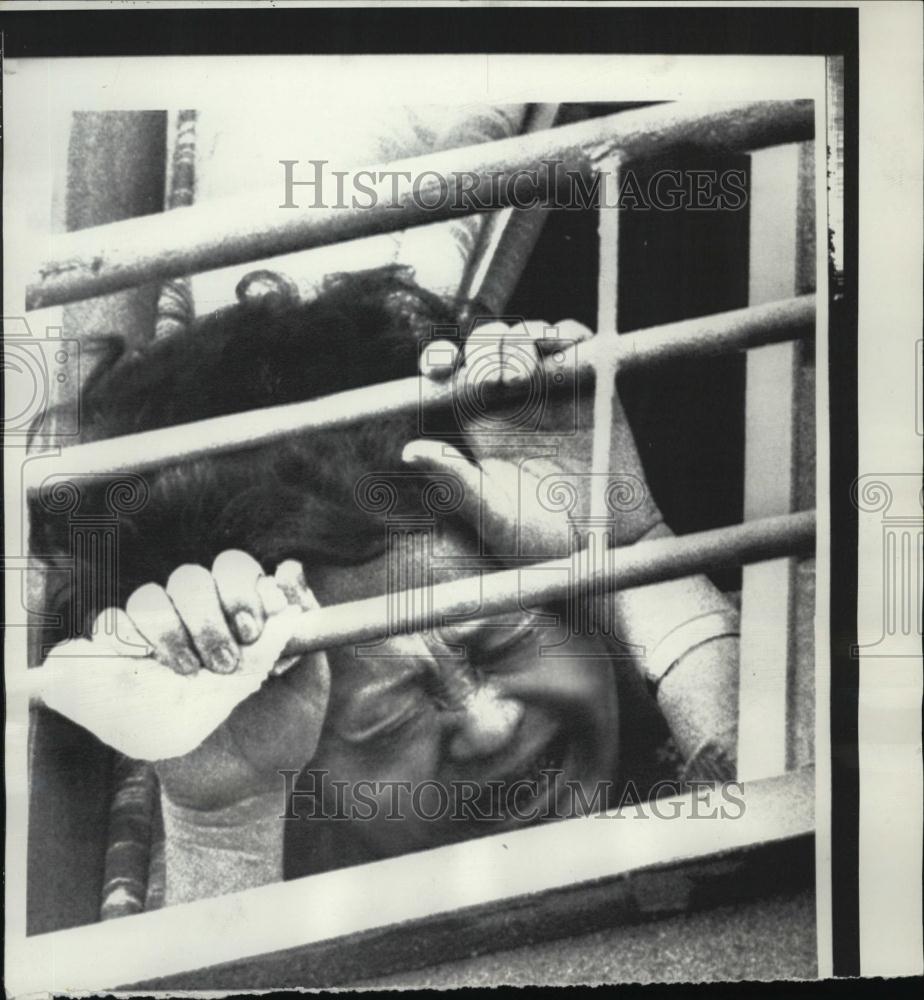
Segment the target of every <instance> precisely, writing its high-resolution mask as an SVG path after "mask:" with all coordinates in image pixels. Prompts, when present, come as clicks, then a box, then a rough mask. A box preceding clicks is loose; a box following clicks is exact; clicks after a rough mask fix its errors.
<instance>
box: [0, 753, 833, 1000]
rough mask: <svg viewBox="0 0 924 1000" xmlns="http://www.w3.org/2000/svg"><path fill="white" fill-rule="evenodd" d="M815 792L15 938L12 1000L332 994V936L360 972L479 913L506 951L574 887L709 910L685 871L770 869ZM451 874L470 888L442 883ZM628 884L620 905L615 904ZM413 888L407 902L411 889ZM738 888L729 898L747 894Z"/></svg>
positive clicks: (647, 913)
mask: <svg viewBox="0 0 924 1000" xmlns="http://www.w3.org/2000/svg"><path fill="white" fill-rule="evenodd" d="M814 792H815V774H814V771H813V770H811V769H806V770H804V771H797V772H792V773H789V774H783V775H780V776H778V777H775V778H770V779H767V780H765V781H755V782H749V783H748V784H747V785H745V787H744V788H743V789H742V790H741V795H742V798H743V799H744V802H745V808H744V809H743V810H742V811H741V813H740V815H736V813H735V812H729V813H727V814H726V813H725V811H724V810H720V811H719V813H718V815H716V816H714V817H713V818H710V820H709V821H707V822H702V821H697V822H692V821H691V822H684V820H683V819H678V817H685V818H687V819H689V818H691V817H694V816H696V815H697V814H698V815H699V816H703V815H704V810H703V803H702V801H701V789H700V790H697V791H695V792H692V793H688V794H686V795H681V796H671V797H670V798H662V799H661V800H660V801H659V808H658V809H651V808H647V809H645V810H644V811H643V812H642V814H641V815H643V816H645V817H647V818H646V820H645V822H634V821H633V819H637V818H638V816H639V811H638V808H637V807H636V806H635V805H629V806H626V807H624V808H623V809H622V810H610V811H609V812H607V813H606V816H608V817H609V819H600V818H596V817H588V818H577V819H568V820H562V821H561V822H555V823H542V824H539V825H537V826H533V827H531V828H529V829H524V830H508V831H506V832H504V833H496V834H494V835H493V836H486V837H477V838H474V839H472V840H467V841H464V842H463V843H460V844H447V845H445V846H443V847H438V848H434V849H431V850H427V851H418V852H415V853H411V854H404V855H400V856H398V857H394V858H387V859H385V860H382V861H375V862H370V863H367V864H364V865H363V867H362V870H361V871H359V872H358V871H357V869H356V868H355V867H353V868H343V869H339V870H335V871H330V872H325V873H323V874H321V875H310V876H307V877H304V878H299V879H292V880H291V881H288V882H276V883H273V884H270V885H264V886H259V887H257V888H253V889H247V890H245V891H243V892H238V893H231V894H228V895H225V896H217V897H214V898H211V899H202V900H197V901H196V902H194V903H186V904H183V905H179V906H169V907H166V908H165V909H161V910H151V911H149V912H147V913H139V914H137V915H135V916H132V917H126V918H124V919H122V920H111V921H107V922H106V923H98V924H89V925H85V926H82V927H73V928H68V929H66V930H59V931H54V932H52V933H49V934H35V935H32V936H31V937H25V936H19V937H17V938H16V940H15V944H16V947H17V951H18V954H19V956H20V959H21V961H20V962H19V965H18V973H17V974H18V978H17V979H16V981H15V982H13V981H11V982H10V993H11V994H12V995H15V996H20V995H24V994H30V993H39V992H62V991H67V992H72V991H76V990H86V991H91V992H100V991H104V990H114V989H118V988H121V989H123V990H128V991H129V992H132V991H133V992H136V993H137V992H139V991H141V990H149V989H152V988H155V989H160V990H167V991H175V990H179V989H189V990H203V989H223V990H241V989H246V988H253V986H254V985H255V982H256V983H258V984H259V985H261V986H262V987H266V988H284V987H290V988H291V987H306V986H307V987H317V986H322V985H333V984H334V983H336V982H338V981H340V980H342V979H345V978H347V976H342V977H339V979H337V978H333V977H332V978H333V982H331V983H328V982H326V981H325V978H324V976H323V973H322V972H321V970H319V969H318V968H317V966H314V967H312V966H310V965H309V966H308V968H307V969H306V968H304V965H303V963H304V962H305V959H306V958H307V959H310V953H308V951H307V950H308V949H310V948H312V947H315V946H318V945H320V944H322V943H324V942H327V943H329V944H334V943H335V942H336V941H337V940H338V939H339V940H340V941H341V942H342V943H343V944H344V945H345V949H344V952H343V953H342V954H341V958H342V961H343V963H344V964H345V965H346V967H347V968H352V969H353V971H354V972H356V971H361V970H362V969H363V968H364V965H363V963H364V957H363V956H364V949H365V948H368V947H370V946H371V947H375V943H376V935H377V934H378V933H380V932H381V931H383V930H384V929H385V928H390V930H391V932H392V933H393V934H395V935H399V934H400V935H402V936H403V939H404V942H405V944H406V943H407V941H409V940H415V939H416V940H417V941H418V942H420V941H426V933H425V929H426V924H427V923H428V922H431V921H433V920H434V919H438V918H441V917H442V918H446V919H449V918H452V919H453V921H454V923H452V924H450V927H449V933H450V934H454V935H455V936H456V938H457V939H458V936H459V935H460V934H463V933H465V932H464V931H463V930H461V928H465V927H477V926H478V925H479V919H481V921H482V923H485V922H487V921H486V920H484V919H483V918H484V916H485V913H484V909H483V908H484V907H486V906H504V907H506V908H507V909H506V917H507V919H506V920H504V921H498V922H497V926H499V927H501V928H502V929H503V933H498V934H496V935H495V943H496V944H503V942H504V941H508V940H509V934H510V933H512V932H511V930H510V928H511V926H514V927H515V925H516V918H517V911H518V910H520V909H522V908H523V907H524V906H531V905H535V904H538V903H542V902H547V903H551V902H552V901H554V900H555V899H556V897H557V896H558V895H559V894H561V893H562V892H563V891H569V890H572V889H574V887H576V886H582V887H584V888H586V889H593V887H595V886H601V885H603V886H606V887H608V888H609V889H610V892H611V895H612V898H613V900H615V902H614V903H613V904H612V905H613V906H615V907H617V908H618V910H619V911H620V914H622V913H625V916H626V917H628V919H629V920H632V919H638V918H640V917H641V918H646V917H651V916H654V915H657V914H658V912H659V907H660V908H661V909H662V911H663V908H664V906H665V900H666V901H667V904H668V905H670V903H671V901H672V900H675V899H676V898H677V895H678V893H677V892H676V891H674V890H677V889H678V887H680V888H681V889H682V888H683V885H684V883H686V885H687V886H688V889H687V892H688V896H689V899H690V905H691V906H695V905H696V904H697V903H698V902H699V903H708V901H710V900H713V899H716V898H722V897H721V895H715V894H711V893H708V892H697V891H691V890H690V889H689V886H690V884H691V883H692V885H693V886H694V887H697V886H701V885H703V884H705V883H707V881H708V880H707V879H706V878H705V877H704V873H703V872H702V871H696V870H694V871H693V872H692V874H693V875H695V876H696V877H693V878H691V877H690V875H691V872H690V869H691V867H692V866H693V865H694V864H695V863H696V862H697V861H699V862H703V863H705V862H707V861H709V860H712V861H714V863H715V864H716V866H720V867H719V869H718V870H721V869H724V870H725V872H727V873H730V874H731V875H732V879H729V882H732V881H733V878H734V875H735V869H734V867H733V864H734V862H735V860H736V857H738V856H739V852H749V851H752V850H757V851H758V852H759V853H758V855H757V857H758V859H762V860H766V857H765V855H764V854H763V853H762V852H763V851H764V850H766V849H767V848H768V847H772V846H773V845H780V846H781V847H784V846H785V845H786V844H793V845H794V846H795V844H796V842H797V840H798V839H799V838H805V837H808V836H810V835H811V834H812V832H813V830H814V826H815V817H814V802H815V794H814ZM697 796H699V797H700V802H699V805H698V806H694V803H693V798H694V797H697ZM674 803H678V804H677V805H674ZM707 808H710V809H711V808H712V807H707ZM617 817H622V820H620V819H619V818H617ZM537 858H541V859H542V863H541V864H537V863H536V859H537ZM788 862H789V864H790V865H791V864H792V859H791V858H790V859H788ZM678 866H683V867H682V868H680V869H679V870H678ZM765 867H766V866H765ZM684 868H686V872H685V871H684ZM447 872H449V873H456V872H465V873H466V875H467V876H468V877H466V878H459V877H449V878H447ZM658 875H660V877H659V878H657V876H658ZM357 878H361V879H362V890H361V891H357ZM636 878H642V879H645V878H651V879H652V881H651V882H650V883H649V885H648V889H647V891H646V892H644V893H641V892H636V889H637V888H638V886H637V884H636V883H635V882H634V880H635V879H636ZM626 883H628V888H629V891H630V893H631V896H630V899H629V900H628V901H626V902H627V903H628V906H625V905H624V904H623V901H622V900H621V899H620V892H621V891H622V890H621V888H620V887H621V886H625V885H626ZM409 885H413V886H415V891H413V892H408V891H407V887H408V886H409ZM736 885H737V888H738V890H739V891H738V892H737V895H736V896H735V897H734V898H736V899H737V898H739V897H740V896H741V892H740V889H741V885H740V883H736ZM745 886H747V881H746V880H745ZM639 902H641V903H642V904H643V905H638V904H639ZM626 910H628V912H627V913H626V912H625V911H626ZM598 912H599V911H598ZM542 917H543V919H542V924H543V926H544V927H545V928H546V929H549V928H555V927H559V926H563V925H562V924H561V923H560V922H559V921H556V920H555V919H550V917H549V915H548V914H542ZM619 919H620V920H621V916H620V917H619ZM588 929H589V928H588ZM505 935H508V937H505ZM370 942H371V945H370ZM476 945H479V942H477V941H476V942H472V947H475V946H476ZM479 946H480V945H479ZM346 949H349V951H347V950H346ZM428 953H429V954H440V951H439V949H438V948H435V949H430V950H429V952H428ZM261 958H262V959H263V960H265V961H266V963H267V965H266V966H265V967H263V968H261V967H260V966H257V965H256V964H255V962H256V961H260V960H261ZM270 963H272V964H270ZM205 969H210V972H209V973H206V972H205V971H203V970H205ZM670 971H671V968H670V967H669V966H665V972H666V973H669V972H670ZM142 983H147V984H148V985H146V986H142V985H140V984H142ZM128 984H134V988H133V990H129V987H128Z"/></svg>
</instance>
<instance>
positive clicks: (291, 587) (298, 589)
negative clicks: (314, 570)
mask: <svg viewBox="0 0 924 1000" xmlns="http://www.w3.org/2000/svg"><path fill="white" fill-rule="evenodd" d="M273 579H274V580H275V581H276V583H277V584H278V586H279V588H280V590H282V592H283V594H285V596H286V600H287V601H288V603H289V604H294V605H296V606H297V607H299V608H301V609H302V611H312V610H313V609H315V608H317V607H319V605H318V600H317V598H316V597H315V596H314V594H313V593H312V591H311V588H310V587H309V586H308V584H307V583H306V581H305V571H304V568H303V566H302V564H301V563H300V562H299V561H298V560H297V559H286V560H285V562H281V563H280V564H279V565H278V566H277V567H276V572H275V574H274V576H273Z"/></svg>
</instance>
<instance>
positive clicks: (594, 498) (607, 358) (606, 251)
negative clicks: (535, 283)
mask: <svg viewBox="0 0 924 1000" xmlns="http://www.w3.org/2000/svg"><path fill="white" fill-rule="evenodd" d="M619 166H620V164H619V160H618V158H615V157H614V158H610V159H607V160H604V161H603V162H602V163H600V164H599V166H598V170H599V173H600V178H601V183H600V221H599V225H598V232H599V245H600V256H599V271H598V280H597V336H598V337H607V338H610V337H613V338H614V337H616V336H617V324H618V316H617V312H618V301H617V294H618V293H617V280H616V275H617V268H618V266H619V206H618V196H619ZM597 359H598V360H597V362H596V364H595V369H596V372H595V374H596V381H595V388H594V436H593V450H592V453H591V455H592V457H591V472H592V479H591V494H590V516H591V517H592V518H594V519H597V518H606V517H607V515H608V508H607V505H606V491H607V482H608V477H609V474H610V472H611V471H612V470H611V468H610V465H611V455H610V450H611V446H612V440H613V431H612V428H613V409H614V407H613V402H614V396H615V393H616V353H615V351H608V352H604V351H601V352H599V353H598V354H597ZM610 544H611V545H615V544H616V539H615V538H612V539H611V541H610Z"/></svg>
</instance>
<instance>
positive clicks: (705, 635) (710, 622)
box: [645, 609, 741, 685]
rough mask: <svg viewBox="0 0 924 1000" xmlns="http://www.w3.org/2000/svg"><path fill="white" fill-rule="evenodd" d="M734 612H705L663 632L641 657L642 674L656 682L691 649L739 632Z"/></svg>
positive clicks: (651, 681)
mask: <svg viewBox="0 0 924 1000" xmlns="http://www.w3.org/2000/svg"><path fill="white" fill-rule="evenodd" d="M740 634H741V632H740V627H739V624H738V614H737V612H735V611H732V610H730V609H729V610H723V611H709V612H707V613H706V614H703V615H698V616H697V617H696V618H691V619H689V620H688V621H685V622H683V623H682V624H680V625H678V626H677V627H676V628H674V629H672V630H671V631H670V632H668V633H667V635H665V636H664V637H663V638H662V639H661V640H660V641H659V642H658V644H657V645H656V646H655V647H654V649H653V650H652V651H651V652H650V653H649V654H648V655H647V656H646V658H645V673H646V675H647V677H648V681H649V683H650V684H652V685H657V684H659V683H660V682H661V680H662V679H663V678H664V675H665V674H666V673H667V672H668V670H670V669H671V667H672V666H673V665H674V664H675V663H676V662H677V661H678V660H679V659H680V658H681V657H682V656H684V655H685V654H686V653H689V652H690V650H691V649H695V648H696V647H697V646H702V645H703V643H706V642H710V641H711V640H712V639H721V638H724V637H726V636H738V635H740Z"/></svg>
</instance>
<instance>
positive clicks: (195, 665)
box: [176, 653, 199, 676]
mask: <svg viewBox="0 0 924 1000" xmlns="http://www.w3.org/2000/svg"><path fill="white" fill-rule="evenodd" d="M176 666H177V667H178V668H179V669H177V673H178V674H183V675H184V676H185V675H187V674H195V673H197V672H198V670H199V661H198V660H197V659H196V658H195V656H193V655H192V654H191V653H180V654H179V655H178V656H177V657H176Z"/></svg>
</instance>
